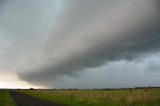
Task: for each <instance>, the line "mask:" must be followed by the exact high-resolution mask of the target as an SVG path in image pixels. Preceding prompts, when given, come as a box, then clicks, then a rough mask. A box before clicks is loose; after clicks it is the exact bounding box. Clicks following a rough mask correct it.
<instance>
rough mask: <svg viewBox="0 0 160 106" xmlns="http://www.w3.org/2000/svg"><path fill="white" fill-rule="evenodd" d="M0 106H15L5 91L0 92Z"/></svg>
mask: <svg viewBox="0 0 160 106" xmlns="http://www.w3.org/2000/svg"><path fill="white" fill-rule="evenodd" d="M0 106H16V104H15V102H14V100H13V98H12V97H11V95H10V93H9V92H8V91H6V90H0Z"/></svg>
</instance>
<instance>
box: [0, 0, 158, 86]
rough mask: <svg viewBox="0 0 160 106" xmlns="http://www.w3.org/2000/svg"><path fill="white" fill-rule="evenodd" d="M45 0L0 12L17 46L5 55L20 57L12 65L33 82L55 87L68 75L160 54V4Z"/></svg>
mask: <svg viewBox="0 0 160 106" xmlns="http://www.w3.org/2000/svg"><path fill="white" fill-rule="evenodd" d="M45 1H46V2H45ZM45 1H44V0H42V1H40V2H37V0H35V1H31V0H29V1H24V0H23V2H22V1H21V2H20V1H19V0H16V1H12V2H9V3H6V6H5V7H4V10H2V11H0V12H1V17H2V19H3V21H2V20H1V21H0V23H1V26H0V27H2V28H3V31H1V33H2V32H4V33H8V34H6V35H8V36H6V37H5V39H6V42H5V43H7V44H8V43H9V44H8V45H9V46H10V45H11V46H12V47H9V46H7V47H4V46H3V48H4V49H5V50H2V51H1V52H0V53H2V54H3V55H7V56H11V57H12V58H14V59H12V60H14V61H15V60H16V59H17V63H16V64H15V63H14V62H11V65H10V66H13V67H14V69H15V70H17V71H16V72H17V75H18V76H19V78H20V79H22V80H25V81H28V82H29V83H33V84H38V85H47V86H50V85H54V84H53V82H52V81H54V80H55V79H57V77H60V76H63V75H69V76H74V73H78V72H80V71H84V70H89V69H90V68H92V69H93V68H97V67H101V66H103V65H106V64H109V63H111V62H116V61H136V60H138V59H142V58H147V57H149V56H150V55H151V54H154V53H158V52H159V50H160V46H159V45H160V42H159V41H160V29H159V28H160V20H159V19H160V14H159V10H160V4H159V1H158V0H130V1H128V0H121V1H117V0H87V1H86V0H67V1H66V0H45ZM31 4H36V5H31ZM15 6H16V7H15ZM29 8H30V9H29ZM8 14H9V16H6V15H8ZM10 16H11V17H12V18H9V17H10ZM6 17H7V19H6ZM13 33H14V35H15V36H11V34H13ZM3 38H4V36H3ZM6 48H9V49H7V50H6ZM12 48H14V50H12ZM10 51H12V55H10ZM14 51H15V52H14ZM17 51H18V52H17ZM6 52H7V53H6ZM9 59H10V58H9ZM5 61H6V60H5ZM9 61H10V60H9ZM97 71H98V70H97Z"/></svg>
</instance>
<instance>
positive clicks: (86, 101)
mask: <svg viewBox="0 0 160 106" xmlns="http://www.w3.org/2000/svg"><path fill="white" fill-rule="evenodd" d="M17 91H18V92H21V93H24V94H27V95H31V96H34V97H38V98H41V99H45V100H49V101H54V102H58V103H62V104H66V105H68V106H160V89H134V90H132V91H130V90H17Z"/></svg>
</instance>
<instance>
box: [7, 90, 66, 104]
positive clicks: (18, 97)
mask: <svg viewBox="0 0 160 106" xmlns="http://www.w3.org/2000/svg"><path fill="white" fill-rule="evenodd" d="M10 93H11V95H12V97H13V98H14V100H15V102H16V104H17V106H65V105H61V104H58V103H54V102H50V101H45V100H42V99H38V98H35V97H32V96H28V95H24V94H21V93H17V92H14V91H11V92H10Z"/></svg>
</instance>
